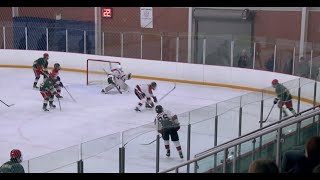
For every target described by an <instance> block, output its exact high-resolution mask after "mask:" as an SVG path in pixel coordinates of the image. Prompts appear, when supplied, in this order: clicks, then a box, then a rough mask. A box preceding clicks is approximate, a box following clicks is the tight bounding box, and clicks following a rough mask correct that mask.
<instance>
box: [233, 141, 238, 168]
mask: <svg viewBox="0 0 320 180" xmlns="http://www.w3.org/2000/svg"><path fill="white" fill-rule="evenodd" d="M237 157H238V156H237V146H234V153H233V160H232V172H233V173H236V170H237V168H236V167H237Z"/></svg>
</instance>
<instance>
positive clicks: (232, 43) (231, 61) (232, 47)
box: [230, 41, 234, 67]
mask: <svg viewBox="0 0 320 180" xmlns="http://www.w3.org/2000/svg"><path fill="white" fill-rule="evenodd" d="M233 50H234V41H231V43H230V52H231V54H230V67H233Z"/></svg>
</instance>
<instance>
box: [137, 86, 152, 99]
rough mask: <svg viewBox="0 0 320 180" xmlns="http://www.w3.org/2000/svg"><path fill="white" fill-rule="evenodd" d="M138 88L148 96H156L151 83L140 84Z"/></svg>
mask: <svg viewBox="0 0 320 180" xmlns="http://www.w3.org/2000/svg"><path fill="white" fill-rule="evenodd" d="M136 89H137V90H138V91H140V92H143V93H144V94H145V95H146V97H147V98H150V97H154V95H153V91H152V87H151V84H138V85H137V86H136Z"/></svg>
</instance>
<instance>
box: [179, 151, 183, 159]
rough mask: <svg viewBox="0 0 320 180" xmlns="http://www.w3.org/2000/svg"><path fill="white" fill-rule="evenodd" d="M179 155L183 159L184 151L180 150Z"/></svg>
mask: <svg viewBox="0 0 320 180" xmlns="http://www.w3.org/2000/svg"><path fill="white" fill-rule="evenodd" d="M179 156H180V158H181V159H183V154H182V151H180V152H179Z"/></svg>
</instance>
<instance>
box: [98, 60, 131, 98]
mask: <svg viewBox="0 0 320 180" xmlns="http://www.w3.org/2000/svg"><path fill="white" fill-rule="evenodd" d="M129 79H131V73H128V74H125V73H124V71H123V70H122V67H121V66H120V65H118V67H117V68H115V69H112V70H111V72H110V73H108V84H109V85H108V86H107V87H105V88H103V89H102V90H101V92H102V93H105V94H107V93H108V92H109V91H110V90H111V89H113V88H117V90H118V91H119V93H121V89H122V90H123V91H128V90H129V86H128V85H127V84H126V83H125V81H126V80H129Z"/></svg>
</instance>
